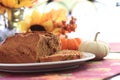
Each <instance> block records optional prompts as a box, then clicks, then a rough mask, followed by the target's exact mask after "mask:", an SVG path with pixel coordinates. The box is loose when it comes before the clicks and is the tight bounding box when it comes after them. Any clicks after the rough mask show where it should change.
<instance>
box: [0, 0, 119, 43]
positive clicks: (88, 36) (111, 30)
mask: <svg viewBox="0 0 120 80" xmlns="http://www.w3.org/2000/svg"><path fill="white" fill-rule="evenodd" d="M41 1H42V0H41ZM43 1H44V0H43ZM37 8H38V10H39V11H40V12H47V11H49V10H51V9H60V8H63V9H66V10H67V11H68V17H69V16H74V17H75V18H76V19H77V29H76V32H72V33H71V34H69V36H70V37H78V36H79V37H80V38H82V39H83V40H93V38H94V35H95V33H96V32H100V35H99V36H98V39H99V40H103V41H106V42H120V37H119V35H120V30H119V27H120V20H119V19H120V0H48V1H46V2H44V3H43V4H41V5H40V6H38V7H37ZM25 14H30V12H29V11H27V10H26V12H25ZM3 25H4V22H3V18H2V17H1V16H0V30H3V29H4V26H3Z"/></svg>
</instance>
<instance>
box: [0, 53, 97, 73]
mask: <svg viewBox="0 0 120 80" xmlns="http://www.w3.org/2000/svg"><path fill="white" fill-rule="evenodd" d="M93 58H95V55H94V54H92V53H87V52H83V57H82V58H81V59H75V60H66V61H56V62H41V63H23V64H3V63H1V64H0V71H4V72H45V71H58V70H64V69H71V68H76V67H79V64H81V63H83V62H85V61H88V60H91V59H93Z"/></svg>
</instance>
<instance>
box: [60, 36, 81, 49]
mask: <svg viewBox="0 0 120 80" xmlns="http://www.w3.org/2000/svg"><path fill="white" fill-rule="evenodd" d="M81 43H82V40H81V39H80V38H61V49H62V50H64V49H68V50H78V48H79V46H80V44H81Z"/></svg>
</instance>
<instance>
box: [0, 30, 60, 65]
mask: <svg viewBox="0 0 120 80" xmlns="http://www.w3.org/2000/svg"><path fill="white" fill-rule="evenodd" d="M60 48H61V46H60V40H59V38H58V37H57V36H55V35H53V34H52V33H47V32H29V33H18V34H15V35H14V36H11V37H8V38H7V39H6V40H5V41H4V42H2V43H1V45H0V63H33V62H38V61H39V57H42V56H48V55H51V54H53V53H55V52H57V51H59V50H60Z"/></svg>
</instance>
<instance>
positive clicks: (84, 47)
mask: <svg viewBox="0 0 120 80" xmlns="http://www.w3.org/2000/svg"><path fill="white" fill-rule="evenodd" d="M99 33H100V32H97V33H96V35H95V38H94V41H84V42H83V43H82V44H81V45H80V46H79V49H78V50H79V51H82V52H90V53H93V54H95V56H96V57H95V59H94V60H101V59H103V58H104V57H105V56H106V55H107V54H108V53H109V49H110V48H109V45H108V44H107V43H106V42H103V41H97V36H98V34H99Z"/></svg>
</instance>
